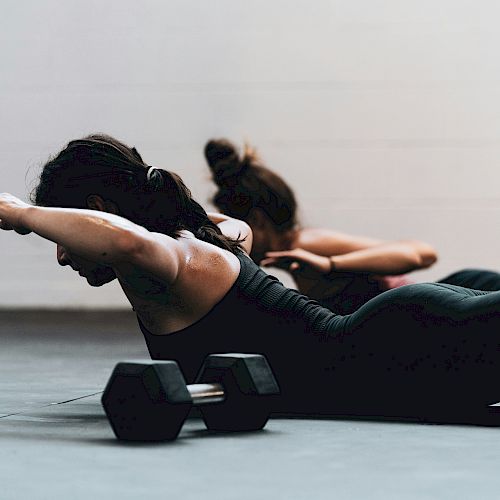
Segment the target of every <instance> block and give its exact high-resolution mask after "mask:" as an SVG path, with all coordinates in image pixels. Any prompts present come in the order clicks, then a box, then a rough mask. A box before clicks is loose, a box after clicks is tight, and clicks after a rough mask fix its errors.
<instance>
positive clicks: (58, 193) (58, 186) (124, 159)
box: [31, 135, 240, 252]
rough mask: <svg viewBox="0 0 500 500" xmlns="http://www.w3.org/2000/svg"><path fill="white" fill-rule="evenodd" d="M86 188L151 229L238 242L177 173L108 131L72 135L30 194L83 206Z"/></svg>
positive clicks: (233, 246)
mask: <svg viewBox="0 0 500 500" xmlns="http://www.w3.org/2000/svg"><path fill="white" fill-rule="evenodd" d="M90 194H97V195H99V196H101V197H102V198H103V199H104V200H111V201H113V202H114V203H115V204H116V205H117V207H118V213H119V215H121V216H123V217H125V218H127V219H129V220H131V221H132V222H134V223H136V224H139V225H141V226H144V227H145V228H147V229H148V230H150V231H154V232H160V233H164V234H167V235H169V236H172V237H177V236H178V235H179V231H181V230H182V229H187V230H189V231H192V232H193V233H194V235H195V236H196V237H197V238H199V239H200V240H203V241H206V242H208V243H212V244H213V245H217V246H218V247H221V248H224V249H226V250H229V251H231V252H236V251H237V249H238V248H240V245H239V241H237V240H233V239H231V238H228V237H226V236H224V235H223V234H222V233H221V231H220V229H219V228H218V226H217V225H216V224H214V223H213V222H211V221H210V220H209V218H208V216H207V213H206V212H205V210H204V209H203V208H202V207H201V205H199V204H198V203H197V202H196V201H195V200H194V199H193V198H192V196H191V192H190V191H189V189H188V188H187V187H186V186H185V184H184V183H183V181H182V179H181V178H180V177H179V176H178V175H177V174H175V173H173V172H168V171H166V170H162V169H158V168H152V167H149V166H148V165H147V164H146V163H144V161H143V160H142V158H141V155H140V154H139V153H138V152H137V150H136V149H135V148H129V147H128V146H126V145H125V144H123V143H121V142H120V141H118V140H116V139H114V138H112V137H109V136H106V135H90V136H88V137H85V138H83V139H79V140H75V141H71V142H70V143H69V144H68V145H67V146H66V147H65V148H64V149H63V150H62V151H61V152H60V153H59V154H57V155H56V156H55V157H54V158H52V159H50V160H49V161H48V162H47V163H46V164H45V166H44V167H43V169H42V172H41V174H40V179H39V182H38V185H37V186H36V187H35V189H34V190H33V192H32V193H31V199H32V201H33V202H34V203H35V204H36V205H40V206H53V207H66V208H87V197H88V196H89V195H90Z"/></svg>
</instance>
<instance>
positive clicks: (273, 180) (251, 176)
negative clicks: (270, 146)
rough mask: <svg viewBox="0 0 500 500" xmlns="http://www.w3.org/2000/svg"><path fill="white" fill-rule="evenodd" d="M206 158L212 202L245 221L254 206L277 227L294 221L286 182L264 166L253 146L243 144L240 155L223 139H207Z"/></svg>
mask: <svg viewBox="0 0 500 500" xmlns="http://www.w3.org/2000/svg"><path fill="white" fill-rule="evenodd" d="M205 158H206V160H207V163H208V166H209V167H210V169H211V170H212V176H213V180H214V182H215V183H216V184H217V186H218V188H219V189H218V191H217V193H216V194H215V195H214V197H213V203H214V204H215V206H216V207H217V208H218V209H219V210H220V211H221V212H223V213H225V214H227V215H229V216H231V217H235V218H237V219H242V220H247V219H248V217H249V214H250V211H251V210H252V209H253V208H259V209H261V210H262V211H263V212H264V213H265V214H266V215H267V216H268V217H269V219H270V220H271V221H272V222H273V224H274V225H275V227H276V230H277V231H279V232H285V231H288V230H290V229H293V228H294V227H295V225H296V224H297V220H296V211H297V202H296V200H295V195H294V193H293V191H292V189H291V188H290V187H289V186H288V184H287V183H286V182H285V181H284V180H283V179H282V178H281V177H280V176H279V175H277V174H275V173H274V172H272V171H271V170H269V169H268V168H267V167H265V166H264V165H263V164H262V163H261V161H260V159H259V157H258V156H257V153H256V151H255V149H253V148H251V147H250V146H248V145H245V148H244V151H243V155H242V156H240V155H239V154H238V151H237V149H236V147H235V146H234V145H233V144H232V143H231V142H229V141H227V140H226V139H217V140H210V141H209V142H208V143H207V144H206V146H205Z"/></svg>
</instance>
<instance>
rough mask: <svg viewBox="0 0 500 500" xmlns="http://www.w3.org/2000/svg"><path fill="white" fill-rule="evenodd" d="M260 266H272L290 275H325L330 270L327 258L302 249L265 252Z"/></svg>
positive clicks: (330, 265)
mask: <svg viewBox="0 0 500 500" xmlns="http://www.w3.org/2000/svg"><path fill="white" fill-rule="evenodd" d="M260 264H261V265H262V266H263V267H267V266H274V267H277V268H279V269H284V270H285V271H289V272H291V273H292V274H297V273H299V274H304V273H305V274H316V275H318V274H319V275H325V274H328V273H330V271H331V270H332V263H331V262H330V259H329V258H328V257H325V256H323V255H317V254H315V253H312V252H308V251H307V250H304V249H302V248H294V249H293V250H283V251H280V252H266V256H265V258H264V259H263V260H262V261H261V263H260Z"/></svg>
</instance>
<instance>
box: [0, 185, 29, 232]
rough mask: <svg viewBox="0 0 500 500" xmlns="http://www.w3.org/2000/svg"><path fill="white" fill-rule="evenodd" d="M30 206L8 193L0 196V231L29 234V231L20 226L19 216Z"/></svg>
mask: <svg viewBox="0 0 500 500" xmlns="http://www.w3.org/2000/svg"><path fill="white" fill-rule="evenodd" d="M29 207H30V205H28V204H27V203H24V201H21V200H20V199H19V198H16V197H15V196H12V195H11V194H9V193H1V194H0V229H3V230H4V231H15V232H16V233H19V234H29V233H31V230H30V229H27V228H25V227H23V226H22V225H21V222H20V221H21V215H22V213H23V210H26V209H27V208H29Z"/></svg>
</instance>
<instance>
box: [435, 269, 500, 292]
mask: <svg viewBox="0 0 500 500" xmlns="http://www.w3.org/2000/svg"><path fill="white" fill-rule="evenodd" d="M438 283H448V284H450V285H458V286H463V287H466V288H474V289H476V290H488V291H495V290H500V273H497V272H496V271H489V270H487V269H462V270H461V271H457V272H456V273H453V274H450V275H449V276H447V277H446V278H443V279H442V280H439V281H438Z"/></svg>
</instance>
